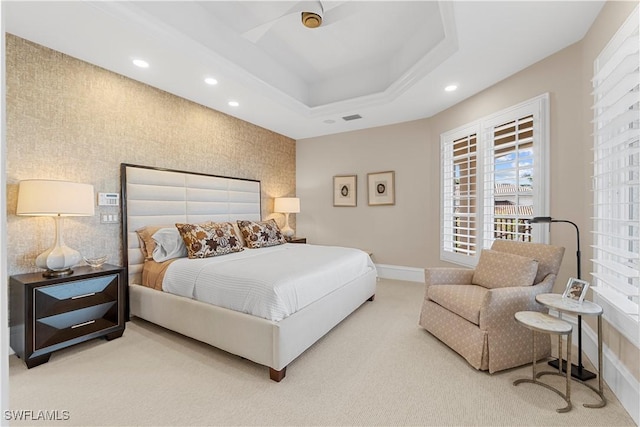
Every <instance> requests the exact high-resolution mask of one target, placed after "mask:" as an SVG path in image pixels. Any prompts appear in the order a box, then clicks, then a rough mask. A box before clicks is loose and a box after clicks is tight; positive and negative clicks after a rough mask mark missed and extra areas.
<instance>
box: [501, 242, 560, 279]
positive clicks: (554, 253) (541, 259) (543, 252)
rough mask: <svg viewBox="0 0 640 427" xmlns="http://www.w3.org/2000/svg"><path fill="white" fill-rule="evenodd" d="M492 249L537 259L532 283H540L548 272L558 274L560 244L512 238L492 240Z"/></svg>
mask: <svg viewBox="0 0 640 427" xmlns="http://www.w3.org/2000/svg"><path fill="white" fill-rule="evenodd" d="M491 249H492V250H494V251H500V252H507V253H510V254H514V255H520V256H524V257H528V258H533V259H535V260H537V261H538V274H537V275H536V279H535V280H534V283H540V282H542V281H543V280H544V278H545V277H547V275H549V274H555V275H557V274H558V270H560V264H561V263H562V256H563V255H564V248H563V247H562V246H552V245H547V244H544V243H530V242H516V241H514V240H501V239H498V240H494V241H493V244H492V245H491Z"/></svg>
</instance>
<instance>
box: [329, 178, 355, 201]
mask: <svg viewBox="0 0 640 427" xmlns="http://www.w3.org/2000/svg"><path fill="white" fill-rule="evenodd" d="M357 187H358V176H357V175H337V176H334V177H333V206H346V207H355V206H356V205H357V204H358V188H357Z"/></svg>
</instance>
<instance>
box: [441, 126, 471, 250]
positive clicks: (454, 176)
mask: <svg viewBox="0 0 640 427" xmlns="http://www.w3.org/2000/svg"><path fill="white" fill-rule="evenodd" d="M442 148H443V150H442V151H443V185H444V194H446V195H449V197H444V198H443V227H442V230H443V242H444V243H445V245H444V250H445V251H446V252H450V253H459V254H464V255H468V256H473V255H474V254H475V253H476V223H477V221H476V218H477V209H476V179H477V135H476V134H475V133H473V134H470V135H465V136H463V137H461V138H457V139H451V140H445V141H443V147H442Z"/></svg>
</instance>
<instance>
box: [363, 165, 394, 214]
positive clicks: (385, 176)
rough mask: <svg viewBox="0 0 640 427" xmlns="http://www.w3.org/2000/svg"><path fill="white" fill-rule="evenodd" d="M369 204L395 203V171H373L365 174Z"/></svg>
mask: <svg viewBox="0 0 640 427" xmlns="http://www.w3.org/2000/svg"><path fill="white" fill-rule="evenodd" d="M367 183H368V190H369V191H368V192H369V206H380V205H395V204H396V190H395V172H394V171H388V172H375V173H370V174H367Z"/></svg>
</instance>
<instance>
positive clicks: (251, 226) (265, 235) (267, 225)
mask: <svg viewBox="0 0 640 427" xmlns="http://www.w3.org/2000/svg"><path fill="white" fill-rule="evenodd" d="M238 227H240V231H241V232H242V237H244V242H245V244H246V245H247V247H249V248H252V249H257V248H264V247H267V246H275V245H281V244H283V243H287V241H286V240H285V238H284V236H283V235H282V233H281V232H280V229H279V228H278V224H276V221H275V220H274V219H270V220H267V221H260V222H255V221H238Z"/></svg>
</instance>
